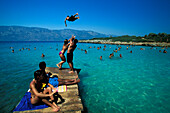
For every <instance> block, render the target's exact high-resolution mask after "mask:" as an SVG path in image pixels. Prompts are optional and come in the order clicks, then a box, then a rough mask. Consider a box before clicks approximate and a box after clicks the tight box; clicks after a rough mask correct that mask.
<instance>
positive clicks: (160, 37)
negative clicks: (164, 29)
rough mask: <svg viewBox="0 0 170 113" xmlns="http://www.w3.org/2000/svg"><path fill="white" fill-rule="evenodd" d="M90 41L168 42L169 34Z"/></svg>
mask: <svg viewBox="0 0 170 113" xmlns="http://www.w3.org/2000/svg"><path fill="white" fill-rule="evenodd" d="M91 40H110V41H112V42H115V41H120V42H130V41H131V42H167V43H169V42H170V34H167V33H158V34H155V33H149V34H148V35H145V36H129V35H123V36H117V37H112V36H110V37H103V38H93V39H91Z"/></svg>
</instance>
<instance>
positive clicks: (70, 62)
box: [67, 36, 78, 73]
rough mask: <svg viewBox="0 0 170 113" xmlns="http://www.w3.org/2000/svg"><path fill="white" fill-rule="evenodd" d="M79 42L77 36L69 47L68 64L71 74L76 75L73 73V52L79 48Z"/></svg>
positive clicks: (71, 40) (72, 39)
mask: <svg viewBox="0 0 170 113" xmlns="http://www.w3.org/2000/svg"><path fill="white" fill-rule="evenodd" d="M77 42H78V40H77V39H75V36H74V37H73V36H72V38H71V39H70V45H69V47H68V50H67V63H68V64H69V66H70V72H69V73H74V71H73V52H74V50H75V49H76V47H77V45H76V44H77Z"/></svg>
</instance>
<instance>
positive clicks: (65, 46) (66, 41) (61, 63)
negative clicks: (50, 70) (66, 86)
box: [56, 39, 70, 69]
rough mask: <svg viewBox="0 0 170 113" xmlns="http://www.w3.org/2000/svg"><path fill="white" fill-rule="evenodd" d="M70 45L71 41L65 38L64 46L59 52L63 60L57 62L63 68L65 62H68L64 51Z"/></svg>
mask: <svg viewBox="0 0 170 113" xmlns="http://www.w3.org/2000/svg"><path fill="white" fill-rule="evenodd" d="M69 45H70V43H68V40H67V39H65V40H64V44H63V48H62V50H61V51H60V52H59V56H60V58H61V60H62V61H61V62H59V63H58V64H56V65H57V67H58V68H59V69H61V68H62V65H63V63H65V62H66V58H65V56H64V53H65V52H66V50H67V49H68V46H69Z"/></svg>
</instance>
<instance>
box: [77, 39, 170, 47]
mask: <svg viewBox="0 0 170 113" xmlns="http://www.w3.org/2000/svg"><path fill="white" fill-rule="evenodd" d="M79 43H94V44H113V45H137V46H153V47H155V46H158V47H170V43H166V42H162V43H161V42H120V41H116V42H111V41H110V40H79Z"/></svg>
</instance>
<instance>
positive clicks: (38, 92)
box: [30, 70, 60, 112]
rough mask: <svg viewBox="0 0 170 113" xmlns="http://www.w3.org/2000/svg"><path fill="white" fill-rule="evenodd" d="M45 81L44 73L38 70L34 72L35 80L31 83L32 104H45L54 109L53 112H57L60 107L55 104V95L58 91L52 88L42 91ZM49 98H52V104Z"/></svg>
mask: <svg viewBox="0 0 170 113" xmlns="http://www.w3.org/2000/svg"><path fill="white" fill-rule="evenodd" d="M44 79H45V78H44V73H43V71H41V70H37V71H35V72H34V79H33V80H32V82H31V83H30V93H31V104H38V103H40V102H43V103H45V104H47V105H48V106H50V107H52V109H53V111H55V112H57V111H58V110H59V109H60V107H58V106H57V105H56V104H54V103H55V102H54V97H53V95H54V94H55V93H56V92H57V89H56V88H52V87H48V88H46V89H42V83H43V82H44ZM52 90H53V92H52ZM48 97H49V98H51V101H52V103H51V102H50V101H48Z"/></svg>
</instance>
